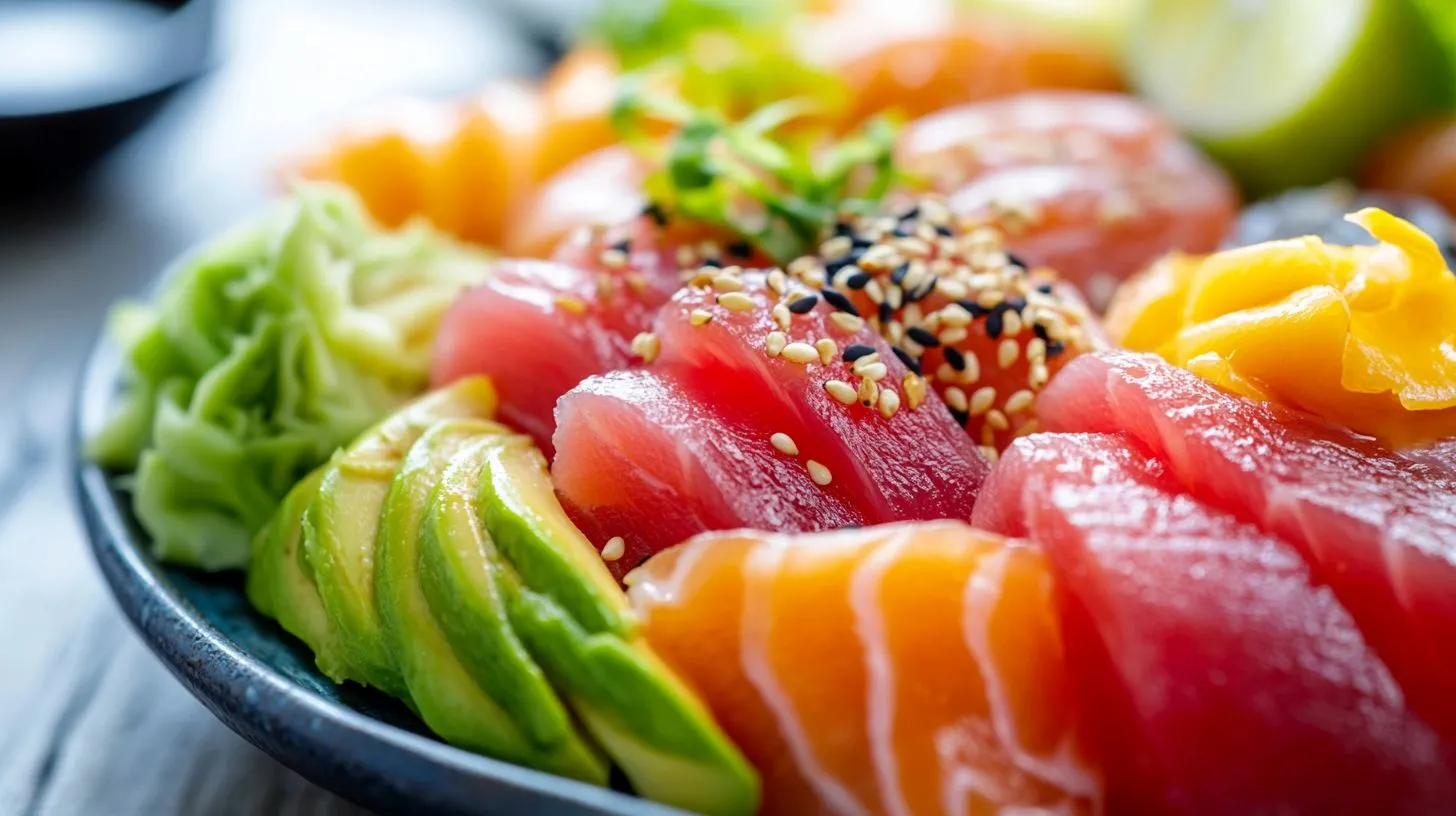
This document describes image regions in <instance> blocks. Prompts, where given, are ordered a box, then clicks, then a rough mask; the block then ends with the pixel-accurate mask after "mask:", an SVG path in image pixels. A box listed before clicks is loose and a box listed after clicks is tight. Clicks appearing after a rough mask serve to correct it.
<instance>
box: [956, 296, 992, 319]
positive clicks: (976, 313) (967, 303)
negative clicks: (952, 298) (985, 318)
mask: <svg viewBox="0 0 1456 816" xmlns="http://www.w3.org/2000/svg"><path fill="white" fill-rule="evenodd" d="M956 305H957V306H960V307H961V308H962V309H965V310H966V311H967V312H970V313H971V317H980V316H981V315H984V314H985V313H986V307H985V306H982V305H981V304H979V303H977V302H975V301H974V300H957V301H956Z"/></svg>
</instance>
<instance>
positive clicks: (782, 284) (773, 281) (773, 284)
mask: <svg viewBox="0 0 1456 816" xmlns="http://www.w3.org/2000/svg"><path fill="white" fill-rule="evenodd" d="M788 285H789V282H788V280H787V279H786V278H785V277H784V270H782V269H775V270H773V271H771V272H769V273H768V288H770V289H772V290H773V293H774V294H776V295H782V294H783V293H784V290H786V289H787V288H788Z"/></svg>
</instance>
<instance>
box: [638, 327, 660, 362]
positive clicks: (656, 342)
mask: <svg viewBox="0 0 1456 816" xmlns="http://www.w3.org/2000/svg"><path fill="white" fill-rule="evenodd" d="M661 351H662V341H661V340H660V339H658V337H657V335H655V334H653V333H652V332H642V333H641V334H638V335H637V336H636V337H633V338H632V353H633V354H635V355H637V356H638V357H641V358H642V362H644V363H648V364H650V363H651V362H652V361H653V360H656V359H657V355H658V354H659V353H661Z"/></svg>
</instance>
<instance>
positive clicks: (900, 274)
mask: <svg viewBox="0 0 1456 816" xmlns="http://www.w3.org/2000/svg"><path fill="white" fill-rule="evenodd" d="M908 274H910V262H909V261H906V262H905V263H902V264H900V265H899V266H897V267H895V271H894V272H891V273H890V283H893V284H895V285H896V286H899V285H900V284H902V283H904V282H905V276H906V275H908Z"/></svg>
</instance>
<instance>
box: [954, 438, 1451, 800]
mask: <svg viewBox="0 0 1456 816" xmlns="http://www.w3.org/2000/svg"><path fill="white" fill-rule="evenodd" d="M1132 445H1133V443H1130V442H1129V441H1127V440H1126V439H1124V438H1122V437H1118V436H1111V435H1098V434H1039V435H1035V436H1031V437H1028V438H1026V439H1023V440H1018V441H1017V442H1016V443H1014V444H1013V445H1012V447H1011V448H1010V450H1008V451H1007V453H1006V456H1005V457H1004V458H1003V461H1002V463H1001V465H1000V466H999V467H998V469H997V470H996V471H995V472H994V473H993V474H992V476H991V478H990V479H989V480H988V483H987V491H986V494H985V498H984V500H983V503H982V504H981V506H980V507H978V509H977V513H976V518H977V520H978V521H981V522H985V523H988V524H991V525H993V526H998V527H1001V528H1003V529H1006V530H1009V531H1013V532H1019V533H1023V534H1025V535H1027V536H1029V537H1030V538H1031V539H1032V540H1034V541H1036V542H1038V543H1039V544H1040V545H1041V546H1042V548H1043V550H1044V551H1045V552H1046V553H1047V557H1048V559H1049V561H1050V563H1051V565H1052V567H1053V572H1054V574H1055V576H1056V579H1057V586H1058V589H1059V598H1060V604H1059V606H1060V608H1061V614H1062V620H1063V626H1064V631H1063V638H1064V641H1065V643H1066V645H1067V646H1066V648H1067V659H1068V663H1069V666H1068V676H1070V677H1071V678H1073V681H1074V683H1075V685H1076V689H1077V693H1078V696H1079V699H1080V702H1081V704H1082V710H1083V711H1084V713H1085V715H1086V717H1087V726H1088V728H1089V733H1090V734H1093V735H1094V736H1095V738H1096V739H1097V742H1098V747H1099V749H1100V750H1099V756H1100V758H1101V760H1102V762H1103V766H1104V772H1105V773H1106V776H1107V785H1108V810H1109V812H1111V813H1187V814H1195V813H1197V814H1202V813H1206V814H1229V813H1241V814H1243V813H1268V814H1276V813H1280V814H1282V813H1349V814H1369V813H1382V814H1418V813H1419V814H1424V813H1438V812H1443V811H1444V810H1445V809H1446V808H1447V807H1449V803H1450V802H1451V801H1453V800H1452V797H1453V796H1456V775H1453V772H1452V766H1451V765H1450V756H1449V754H1448V750H1449V749H1448V747H1447V745H1446V743H1445V742H1444V740H1442V738H1441V737H1440V736H1439V735H1437V734H1436V732H1435V731H1433V730H1432V729H1431V728H1430V727H1429V726H1428V725H1427V724H1426V723H1424V722H1423V721H1422V720H1421V719H1420V718H1419V717H1418V716H1417V715H1416V714H1414V713H1413V712H1411V711H1410V710H1409V709H1408V708H1407V706H1406V703H1405V701H1404V699H1403V697H1402V695H1401V691H1400V689H1399V687H1398V686H1397V685H1396V684H1395V682H1394V681H1393V680H1392V678H1391V676H1390V674H1389V672H1388V671H1387V670H1386V668H1385V666H1384V665H1383V664H1382V663H1381V661H1380V660H1379V658H1377V657H1376V656H1375V654H1374V653H1373V651H1371V650H1370V649H1369V647H1368V646H1367V645H1366V643H1365V642H1364V640H1363V639H1362V637H1361V634H1360V631H1359V630H1358V629H1357V628H1356V626H1355V623H1354V621H1353V620H1352V619H1351V616H1350V614H1349V613H1348V612H1347V611H1346V610H1345V609H1344V608H1343V607H1342V606H1341V605H1340V603H1339V601H1338V600H1337V599H1336V598H1335V596H1334V594H1333V593H1332V592H1331V591H1330V590H1329V589H1328V588H1327V587H1321V586H1316V585H1314V584H1312V582H1311V581H1312V579H1311V576H1310V572H1309V570H1308V568H1307V567H1306V566H1305V564H1304V562H1303V561H1302V559H1301V558H1300V557H1299V554H1298V553H1297V552H1296V551H1295V550H1294V548H1292V547H1290V546H1289V545H1287V544H1284V543H1283V542H1281V541H1280V540H1279V539H1277V538H1276V537H1274V536H1271V535H1269V534H1268V533H1265V532H1263V531H1261V530H1259V529H1258V528H1257V527H1255V526H1253V525H1250V524H1245V523H1243V522H1240V521H1237V520H1236V519H1234V518H1233V517H1232V516H1230V515H1227V514H1225V513H1223V512H1222V511H1218V510H1215V509H1212V508H1210V507H1208V506H1207V505H1205V504H1203V503H1201V502H1199V501H1198V500H1197V499H1194V498H1192V497H1190V496H1188V495H1186V494H1183V493H1181V492H1177V491H1174V490H1169V489H1168V487H1167V486H1166V482H1167V475H1166V474H1165V473H1164V469H1163V468H1162V466H1161V465H1160V464H1159V463H1158V462H1157V461H1156V460H1153V459H1150V458H1148V457H1147V456H1146V455H1145V454H1143V453H1141V452H1140V451H1138V450H1136V449H1135V448H1134V447H1132ZM993 503H995V505H997V506H996V507H995V509H994V510H993V509H992V504H993Z"/></svg>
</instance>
